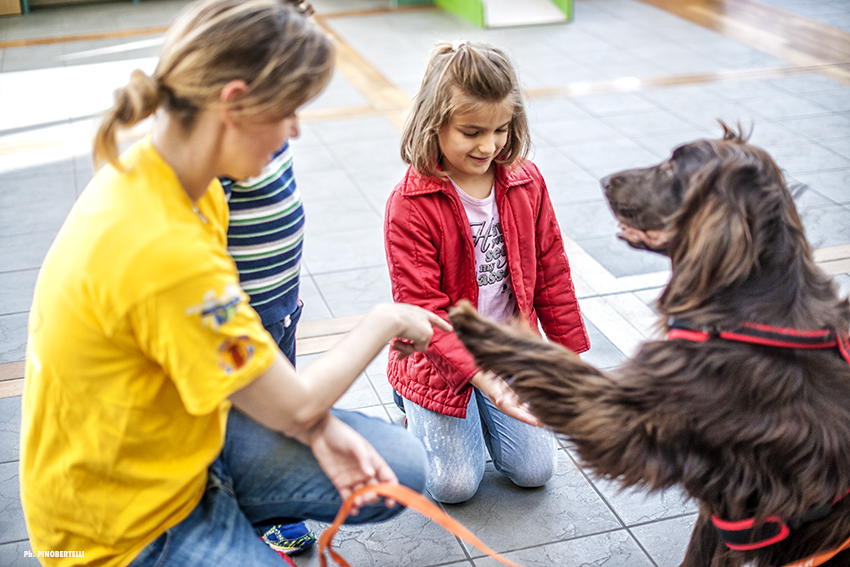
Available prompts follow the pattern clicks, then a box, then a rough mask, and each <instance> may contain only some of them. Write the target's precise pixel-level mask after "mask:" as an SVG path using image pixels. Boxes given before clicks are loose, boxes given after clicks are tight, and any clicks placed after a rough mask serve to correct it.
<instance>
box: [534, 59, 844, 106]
mask: <svg viewBox="0 0 850 567" xmlns="http://www.w3.org/2000/svg"><path fill="white" fill-rule="evenodd" d="M834 71H842V72H845V73H850V63H844V64H840V65H838V64H836V65H807V66H783V67H763V68H760V69H735V70H721V71H714V72H709V73H685V74H680V75H663V76H658V77H646V78H638V77H623V78H620V79H613V80H609V81H596V82H580V83H570V84H567V85H563V86H558V87H542V88H537V89H529V90H527V91H526V95H527V96H528V97H529V98H547V97H574V96H584V95H599V94H608V93H615V92H632V91H640V90H646V89H654V88H662V87H673V86H680V85H698V84H710V83H728V82H736V81H752V80H760V79H774V78H779V77H791V76H795V75H810V74H814V73H820V74H824V73H827V72H834Z"/></svg>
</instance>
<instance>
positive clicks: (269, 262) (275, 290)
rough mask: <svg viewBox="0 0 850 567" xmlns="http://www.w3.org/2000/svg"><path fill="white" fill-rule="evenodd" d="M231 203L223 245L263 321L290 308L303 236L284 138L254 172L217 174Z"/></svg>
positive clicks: (276, 318) (278, 316) (279, 316)
mask: <svg viewBox="0 0 850 567" xmlns="http://www.w3.org/2000/svg"><path fill="white" fill-rule="evenodd" d="M221 184H222V186H223V187H224V191H225V193H226V194H227V195H228V197H229V199H228V203H229V205H230V227H229V228H228V230H227V250H228V252H230V254H231V256H233V259H234V260H235V261H236V267H237V268H238V270H239V281H240V283H241V285H242V289H244V290H245V292H246V293H247V294H248V295H249V296H250V297H251V306H252V307H253V308H254V309H255V310H256V311H257V313H259V314H260V317H261V318H262V320H263V325H271V324H273V323H277V322H278V321H281V320H283V319H284V318H285V317H286V316H287V315H289V314H290V313H292V312H293V311H295V308H296V307H297V303H298V282H299V273H300V271H301V248H302V244H303V240H304V207H303V205H302V203H301V194H300V193H299V192H298V188H297V187H296V185H295V177H294V175H293V172H292V151H291V150H290V148H289V143H288V142H287V144H286V145H284V146H283V148H282V149H281V150H280V152H278V153H277V154H275V156H274V157H273V158H272V160H271V161H270V162H269V163H268V165H266V167H265V168H264V169H263V172H262V173H261V174H260V175H258V176H257V177H253V178H251V179H246V180H243V181H239V182H235V181H233V180H231V179H226V178H223V179H221Z"/></svg>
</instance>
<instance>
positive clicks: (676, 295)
mask: <svg viewBox="0 0 850 567" xmlns="http://www.w3.org/2000/svg"><path fill="white" fill-rule="evenodd" d="M723 128H724V136H723V138H722V139H719V140H699V141H696V142H693V143H691V144H686V145H684V146H681V147H679V148H677V149H676V150H675V151H674V153H673V155H672V156H671V158H669V159H668V160H666V161H665V162H662V163H661V164H659V165H657V166H655V167H652V168H647V169H641V170H630V171H624V172H621V173H619V174H616V175H613V176H611V177H609V178H607V179H606V180H604V182H603V183H604V184H605V189H606V196H607V197H608V199H609V203H610V205H611V207H612V210H613V211H614V213H615V215H617V216H618V218H619V219H620V220H621V222H624V223H626V224H629V225H630V226H633V227H634V228H637V229H642V230H645V229H658V228H662V229H663V230H665V231H666V232H667V234H668V235H669V243H668V246H667V248H666V250H665V253H667V254H668V255H669V256H670V258H671V261H672V276H671V279H670V283H669V285H668V286H667V287H666V289H665V290H664V292H663V294H662V295H661V298H660V299H659V301H658V311H659V312H660V315H661V317H662V322H661V326H662V327H663V328H664V329H665V330H666V324H667V320H668V318H669V317H670V316H675V317H678V318H683V319H686V320H687V321H689V322H690V323H692V324H695V325H700V326H705V327H718V326H719V327H729V326H732V325H735V324H737V323H743V322H756V323H762V324H767V325H773V326H778V327H787V328H795V329H821V328H828V329H835V330H838V331H839V332H841V333H846V332H847V331H848V328H850V304H848V301H847V300H846V299H843V300H842V299H839V297H838V295H837V293H836V290H835V287H834V285H833V283H832V282H831V280H830V279H829V278H828V277H827V276H826V275H825V274H824V273H823V272H822V271H821V270H820V269H819V268H817V266H816V265H815V263H814V261H813V258H812V253H811V250H810V247H809V245H808V243H807V242H806V239H805V236H804V233H803V227H802V224H801V222H800V219H799V217H798V215H797V212H796V210H795V208H794V203H793V199H792V197H791V195H790V193H789V191H788V188H787V186H786V184H785V181H784V180H783V176H782V173H781V171H780V170H779V168H778V167H777V166H776V164H775V163H774V162H773V160H772V159H771V158H770V156H769V155H768V154H767V153H766V152H765V151H763V150H761V149H760V148H757V147H755V146H752V145H750V144H747V143H746V140H745V138H744V136H743V135H742V134H741V132H740V129H739V130H738V132H737V133H735V132H733V131H732V130H730V129H729V128H727V127H726V126H725V125H723ZM450 319H451V322H452V324H453V325H454V328H455V331H456V332H457V334H458V336H459V337H460V339H461V340H462V341H463V343H464V344H465V345H466V347H467V349H469V351H470V352H471V353H472V354H473V355H474V356H475V359H476V361H477V363H478V365H479V366H480V367H481V368H482V369H486V370H491V371H493V372H495V373H496V374H499V375H501V376H504V377H510V380H511V384H512V387H513V388H514V389H515V390H516V392H517V393H518V394H519V396H520V397H521V398H522V399H523V400H525V401H527V402H528V403H529V404H530V407H531V409H532V411H533V413H535V414H536V415H537V416H538V417H539V418H540V419H541V420H542V421H543V422H544V423H545V424H546V425H547V426H548V427H550V428H552V429H553V430H554V431H556V432H557V433H560V434H563V435H566V436H568V437H569V438H570V440H571V442H572V443H573V444H574V446H575V447H576V450H577V451H578V453H579V455H580V456H581V458H582V460H583V461H584V462H585V463H586V464H587V465H588V466H590V467H591V468H593V469H594V470H595V471H596V473H598V474H599V475H602V476H605V477H607V478H611V479H616V480H618V481H619V482H620V483H621V484H622V485H623V486H624V487H625V486H633V485H637V486H642V487H645V488H648V489H651V490H660V489H665V488H668V487H671V486H673V485H680V486H681V487H682V488H683V489H684V490H685V491H686V492H687V494H689V495H690V496H691V497H693V498H694V499H696V500H697V501H698V502H699V508H700V513H699V517H698V519H697V522H696V527H695V529H694V532H693V535H692V539H691V542H690V545H689V547H688V550H687V554H686V558H685V561H684V563H683V565H686V566H689V567H738V566H742V565H744V564H746V563H747V562H752V564H753V565H755V566H757V567H776V566H781V565H784V564H786V563H788V562H791V561H793V560H797V559H801V558H804V557H808V556H811V555H813V554H815V553H817V552H819V551H822V550H826V549H830V548H834V547H835V546H836V545H837V544H839V543H840V542H842V541H844V540H845V539H846V538H847V537H848V536H850V497H847V498H844V499H843V500H841V501H840V502H839V503H838V504H837V505H836V507H835V508H834V510H833V512H832V513H831V514H830V515H829V516H827V517H826V518H824V519H822V520H819V521H815V522H811V523H808V524H804V525H803V526H801V527H800V528H798V529H792V531H791V534H790V536H789V537H788V538H787V539H786V540H784V541H782V542H780V543H778V544H775V545H772V546H769V547H765V548H762V549H759V550H753V551H732V550H730V549H728V548H727V547H726V546H725V544H724V543H723V542H722V541H721V540H720V538H719V534H718V532H717V531H716V529H715V528H714V526H713V525H712V524H711V520H710V518H711V515H712V514H716V515H717V516H719V517H720V518H723V519H725V520H730V521H732V520H741V519H745V518H751V517H755V518H757V519H759V520H763V519H765V518H767V517H768V516H771V515H778V516H779V517H781V518H783V519H788V518H793V517H796V516H799V515H800V514H801V513H803V512H804V511H805V510H807V509H808V508H810V507H813V506H818V505H821V504H825V503H829V502H831V501H832V500H833V499H835V498H836V497H838V496H840V495H841V494H843V493H844V492H845V491H846V490H847V489H848V488H850V367H848V364H847V362H845V361H844V360H843V359H842V358H841V357H840V355H839V353H838V351H837V350H836V349H830V350H792V349H784V348H777V347H769V346H759V345H752V344H745V343H739V342H731V341H724V340H719V339H713V340H709V341H706V342H690V341H686V340H681V339H679V340H662V341H651V342H647V343H645V344H644V345H643V346H642V348H641V349H640V351H639V352H638V354H637V355H636V356H635V357H634V358H633V359H631V360H629V361H628V362H627V363H626V364H624V365H623V366H622V367H621V368H620V369H619V370H618V371H617V372H616V373H612V374H608V373H605V372H602V371H600V370H598V369H596V368H594V367H592V366H590V365H588V364H586V363H584V362H582V361H581V360H580V358H579V357H578V356H576V355H575V354H573V353H570V352H568V351H567V350H566V349H563V348H561V347H560V346H558V345H555V344H551V343H547V342H544V341H542V340H541V339H539V338H538V337H536V336H535V335H534V334H532V333H530V332H529V331H527V330H522V329H520V328H518V327H517V326H514V327H512V328H508V327H504V326H498V325H495V324H493V323H492V322H489V321H487V320H484V319H482V318H480V317H479V316H478V315H477V313H476V312H475V310H474V309H473V308H472V307H471V306H470V305H469V304H468V303H467V304H465V305H460V306H458V307H456V308H455V309H454V310H453V312H452V313H451V315H450ZM847 555H848V554H847V553H844V554H842V555H841V556H840V557H842V558H843V559H841V558H837V559H834V560H833V561H832V562H830V563H829V564H830V565H838V564H841V565H845V564H846V563H847V562H848V561H850V559H848V557H847Z"/></svg>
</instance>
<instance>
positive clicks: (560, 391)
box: [449, 303, 680, 488]
mask: <svg viewBox="0 0 850 567" xmlns="http://www.w3.org/2000/svg"><path fill="white" fill-rule="evenodd" d="M449 318H450V320H451V322H452V325H454V329H455V332H456V333H457V335H458V337H459V338H460V340H461V341H462V342H463V344H464V345H465V346H466V348H467V349H468V350H469V352H470V353H472V355H473V356H474V357H475V361H476V363H477V364H478V366H479V367H480V368H482V369H484V370H490V371H492V372H494V373H495V374H498V375H499V376H502V377H503V378H505V379H506V380H508V382H509V383H510V384H511V387H512V388H513V389H514V390H515V391H516V393H517V394H518V395H519V396H520V398H521V399H522V400H524V401H525V402H527V403H528V404H529V406H530V409H531V411H532V413H534V414H535V415H536V416H537V417H538V418H539V419H540V420H541V421H542V422H543V423H544V424H546V426H547V427H549V428H551V429H552V430H553V431H555V432H556V433H560V434H564V435H567V436H569V437H570V440H571V441H572V442H573V444H574V445H575V447H576V449H577V451H578V453H579V455H580V456H581V458H582V460H583V461H584V462H585V463H586V464H588V465H590V466H591V467H593V468H595V469H596V471H597V473H599V474H602V475H604V476H607V477H610V478H615V479H617V480H619V481H620V482H621V483H622V484H623V485H634V484H642V485H648V486H651V487H653V488H666V487H668V486H671V485H672V484H674V483H675V482H676V481H677V480H678V479H679V477H678V476H677V475H678V474H680V471H679V470H678V465H677V464H673V463H670V462H669V455H670V452H669V450H668V448H667V447H665V446H664V439H663V438H664V435H662V434H659V428H658V427H656V425H655V424H654V422H653V420H652V415H651V413H652V412H648V411H646V408H645V406H644V405H643V404H642V403H641V402H640V400H639V399H638V398H639V396H640V393H639V392H632V391H630V390H629V389H628V388H627V387H624V386H623V385H622V384H620V383H619V382H618V381H617V380H614V379H613V378H612V377H610V376H608V375H607V374H605V373H603V372H601V371H600V370H598V369H596V368H594V367H592V366H590V365H588V364H586V363H584V362H582V361H581V359H580V358H579V357H578V355H576V354H574V353H571V352H570V351H568V350H566V349H564V348H563V347H561V346H559V345H556V344H553V343H548V342H546V341H544V340H542V339H541V338H539V337H537V336H536V335H534V334H533V333H531V332H529V331H527V330H521V329H515V328H507V327H503V326H499V325H496V324H495V323H493V322H492V321H488V320H486V319H483V318H481V317H480V316H479V315H478V313H477V312H476V311H475V309H474V308H473V307H472V306H471V305H469V304H468V303H467V304H462V305H458V306H457V307H456V308H454V309H453V310H452V311H451V313H450V315H449Z"/></svg>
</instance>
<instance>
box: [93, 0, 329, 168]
mask: <svg viewBox="0 0 850 567" xmlns="http://www.w3.org/2000/svg"><path fill="white" fill-rule="evenodd" d="M311 9H312V8H311V7H310V5H309V3H307V2H303V1H299V0H202V1H200V2H196V3H194V4H190V5H189V6H187V8H186V9H185V10H184V12H183V13H182V14H181V15H180V16H179V17H178V19H177V20H176V21H175V22H174V24H173V25H172V26H171V27H170V28H169V30H168V33H167V34H166V36H165V41H164V43H163V45H162V49H161V51H160V54H159V60H158V62H157V66H156V69H155V70H154V73H153V76H148V75H146V74H145V73H143V72H142V71H139V70H136V71H133V73H132V74H131V76H130V82H129V84H128V85H127V86H126V87H124V88H123V89H119V90H118V91H116V93H115V104H114V106H113V107H112V108H111V109H110V110H109V111H108V112H107V113H106V115H105V116H104V119H103V122H102V123H101V125H100V128H99V129H98V132H97V135H96V137H95V144H94V160H95V163H96V164H100V163H102V162H104V161H106V162H109V163H110V164H112V165H113V166H115V167H116V168H118V169H121V166H120V163H119V161H118V146H117V139H116V135H117V130H118V128H121V127H125V128H126V127H130V126H133V125H134V124H136V123H138V122H140V121H141V120H144V119H145V118H147V117H148V116H150V115H152V114H153V113H154V112H156V110H157V109H158V108H160V107H162V109H163V111H165V112H168V113H169V114H170V115H171V116H173V117H174V118H176V119H177V120H179V122H180V124H181V125H182V126H183V127H184V128H185V129H186V130H189V129H191V128H192V126H193V125H194V122H195V119H196V117H197V114H198V112H199V111H200V110H201V109H203V108H208V107H210V106H212V105H214V104H217V103H218V99H219V95H220V94H221V90H222V89H223V88H224V86H225V85H226V84H227V83H228V82H230V81H234V80H241V81H244V82H245V83H246V84H247V85H248V89H247V91H246V92H245V93H244V94H243V95H241V96H240V97H239V98H238V99H237V100H234V101H233V102H232V103H231V110H232V111H233V112H235V113H237V114H239V115H243V116H246V117H252V118H267V119H269V120H280V119H283V118H285V117H286V116H289V115H291V114H292V113H293V112H295V110H296V109H298V108H299V107H300V106H302V105H303V104H304V103H306V102H307V101H308V100H310V99H311V98H313V97H314V96H315V95H317V94H318V93H319V92H320V91H321V90H322V89H323V88H324V87H325V85H326V84H327V83H328V81H329V80H330V77H331V73H332V72H333V61H334V47H333V44H332V43H331V40H330V38H329V37H328V36H326V35H325V34H324V33H323V32H322V31H321V30H319V28H318V27H317V26H316V25H315V24H314V23H313V22H312V21H311V20H309V19H307V18H306V17H305V15H304V14H308V13H310V11H311Z"/></svg>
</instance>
